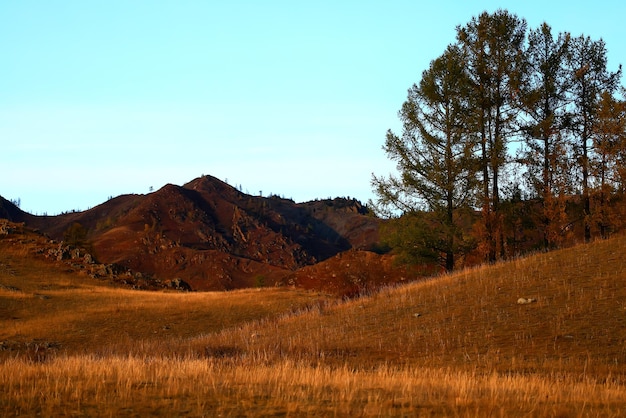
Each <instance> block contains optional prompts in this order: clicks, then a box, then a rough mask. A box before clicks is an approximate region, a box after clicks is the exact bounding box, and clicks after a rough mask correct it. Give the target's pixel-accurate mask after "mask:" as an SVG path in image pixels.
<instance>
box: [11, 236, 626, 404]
mask: <svg viewBox="0 0 626 418" xmlns="http://www.w3.org/2000/svg"><path fill="white" fill-rule="evenodd" d="M625 250H626V238H621V237H620V238H616V239H612V240H610V241H603V242H597V243H594V244H591V245H588V246H583V245H581V246H578V247H575V248H573V249H569V250H563V251H558V252H553V253H547V254H537V255H535V256H532V257H528V258H525V259H519V260H514V261H511V262H508V263H501V264H497V265H494V266H487V267H481V268H476V269H472V270H467V271H463V272H459V273H456V274H454V275H450V276H441V277H436V278H433V279H430V280H428V281H425V282H421V283H414V284H410V285H406V286H402V287H398V288H390V289H386V290H384V291H382V292H378V293H375V294H372V295H371V296H369V297H366V298H362V299H357V300H352V301H349V302H345V303H336V302H335V301H333V300H331V299H329V298H328V297H325V296H323V295H320V294H317V293H309V292H301V291H295V290H284V289H262V290H260V291H258V290H246V291H237V292H228V293H189V294H184V293H166V292H145V291H131V290H124V289H118V288H113V287H111V286H109V285H108V284H107V283H102V282H98V281H96V280H92V279H88V278H86V277H81V276H77V275H76V274H73V273H68V272H64V271H61V270H55V268H54V267H51V266H49V265H48V264H41V263H40V261H38V260H36V259H33V258H32V257H30V256H29V254H28V253H27V252H25V253H19V251H18V250H16V249H15V248H14V247H8V246H6V245H5V246H3V243H2V240H0V285H1V286H0V342H2V344H3V345H0V415H31V416H34V415H44V416H70V415H72V416H73V415H83V416H85V415H87V416H121V415H122V416H143V415H148V414H151V415H162V416H171V415H178V416H215V415H222V416H246V415H247V416H258V415H265V416H268V415H276V416H305V415H306V416H309V415H318V416H407V415H438V416H439V415H443V416H520V415H523V416H621V415H622V414H623V412H622V411H623V410H624V408H626V344H625V343H626V261H625V260H624V257H623V254H624V253H625V252H626V251H625ZM519 297H525V298H533V299H537V301H536V302H535V303H531V304H527V305H518V304H517V299H518V298H519ZM105 405H106V406H105Z"/></svg>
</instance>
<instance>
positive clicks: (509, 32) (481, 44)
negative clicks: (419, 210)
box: [457, 10, 526, 261]
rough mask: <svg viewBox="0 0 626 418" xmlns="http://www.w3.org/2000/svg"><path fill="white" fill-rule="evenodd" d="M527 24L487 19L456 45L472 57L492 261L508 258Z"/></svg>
mask: <svg viewBox="0 0 626 418" xmlns="http://www.w3.org/2000/svg"><path fill="white" fill-rule="evenodd" d="M525 36H526V21H525V20H523V19H519V18H518V17H517V16H515V15H512V14H510V13H509V12H507V11H505V10H498V11H497V12H495V13H493V14H489V13H487V12H484V13H482V14H481V15H480V16H479V17H477V18H476V17H475V18H472V20H471V21H470V22H469V23H468V24H467V25H465V26H463V27H460V26H459V27H457V39H458V43H459V45H460V47H461V48H462V50H463V52H464V54H465V55H466V56H467V71H468V74H469V77H470V80H471V83H472V86H473V88H472V91H471V92H470V101H471V102H472V105H471V107H470V108H471V109H473V115H472V116H473V125H472V129H473V134H476V135H477V137H478V146H479V148H480V150H479V155H480V167H481V177H482V178H481V179H480V180H481V183H482V185H481V193H480V198H481V201H482V204H481V206H482V215H483V223H484V237H483V240H482V241H483V243H484V246H485V247H486V248H485V252H486V254H487V258H488V260H489V261H495V260H496V259H497V258H498V257H502V256H504V254H505V248H504V233H503V229H502V224H501V217H500V215H501V214H500V187H501V180H502V179H501V178H500V176H501V173H502V170H503V167H504V165H505V163H506V161H507V145H508V142H509V140H510V139H511V137H512V135H513V134H514V132H515V126H516V118H517V108H518V106H517V103H516V100H515V95H516V92H517V91H518V90H519V84H520V79H521V74H522V73H521V71H522V68H523V65H522V64H523V60H522V58H523V57H522V48H523V45H524V39H525Z"/></svg>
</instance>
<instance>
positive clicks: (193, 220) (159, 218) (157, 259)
mask: <svg viewBox="0 0 626 418" xmlns="http://www.w3.org/2000/svg"><path fill="white" fill-rule="evenodd" d="M0 203H1V204H0V216H5V217H6V218H8V219H9V220H12V221H17V222H25V223H26V225H27V226H29V227H33V228H37V229H39V230H41V231H42V232H44V233H46V234H47V235H49V236H50V237H51V238H53V239H56V240H63V239H64V238H66V237H65V234H66V231H68V230H69V229H70V227H72V226H73V225H75V224H79V225H80V228H82V229H83V230H84V233H85V234H86V237H85V240H84V241H85V242H84V244H85V245H87V246H89V247H90V248H91V250H92V251H93V255H94V256H95V257H96V258H97V259H98V260H99V261H100V262H101V263H115V264H119V265H121V266H124V267H125V268H128V269H131V270H133V271H137V272H142V273H147V274H149V275H151V276H153V277H156V278H161V279H170V278H174V277H178V278H181V279H183V280H185V281H187V282H188V283H190V284H191V285H192V287H193V288H194V289H198V290H210V289H212V290H218V289H234V288H240V287H248V286H258V285H271V284H274V283H276V282H279V281H281V280H282V279H283V278H284V277H286V276H287V275H289V274H290V273H291V272H293V271H295V270H297V269H299V268H301V267H304V266H307V265H313V264H315V263H318V262H320V261H322V260H326V259H328V258H330V257H332V256H334V255H336V254H338V253H340V252H343V251H347V250H350V249H369V248H371V247H372V246H373V245H374V244H375V242H376V241H377V240H378V225H379V222H380V220H379V219H376V218H374V217H373V216H370V215H369V213H368V210H367V209H366V208H365V207H363V206H362V205H361V204H360V203H359V202H358V201H356V200H348V199H334V200H322V201H314V202H307V203H301V204H296V203H294V202H293V201H291V200H288V199H281V198H279V197H276V196H271V197H261V196H251V195H247V194H244V193H242V192H240V191H238V190H237V189H235V188H233V187H231V186H230V185H228V184H226V183H224V182H222V181H220V180H218V179H216V178H214V177H211V176H203V177H200V178H197V179H195V180H193V181H191V182H189V183H187V184H185V185H184V186H175V185H171V184H168V185H166V186H164V187H163V188H161V189H160V190H158V191H156V192H154V193H150V194H148V195H124V196H119V197H116V198H114V199H111V200H109V201H107V202H104V203H102V204H101V205H98V206H96V207H94V208H92V209H89V210H86V211H83V212H75V213H66V214H62V215H58V216H46V217H37V216H33V215H30V214H27V213H25V212H22V211H21V210H19V208H17V207H15V206H14V205H12V204H11V203H10V202H8V201H4V200H3V201H2V202H0Z"/></svg>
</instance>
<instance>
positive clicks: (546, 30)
mask: <svg viewBox="0 0 626 418" xmlns="http://www.w3.org/2000/svg"><path fill="white" fill-rule="evenodd" d="M569 40H570V36H569V34H559V36H558V37H557V38H556V39H554V37H553V36H552V30H551V28H550V26H549V25H548V24H546V23H544V24H542V25H541V26H540V27H539V28H538V29H536V30H531V31H530V32H529V35H528V46H527V48H526V50H525V54H524V56H525V62H524V63H525V68H524V72H523V79H522V83H521V86H520V94H519V103H520V106H521V110H522V115H521V119H520V124H521V129H522V132H523V133H524V139H525V144H526V146H527V148H525V149H524V151H523V152H522V155H521V160H522V161H523V162H524V164H525V167H526V177H527V182H528V185H529V187H530V190H531V192H532V193H533V195H534V196H536V197H537V198H538V199H539V201H540V202H541V214H540V218H541V219H540V222H539V224H540V225H541V228H542V234H543V246H544V248H548V247H553V246H558V244H559V243H560V241H561V238H562V233H561V232H562V230H563V228H564V227H565V225H566V223H567V216H566V213H565V203H566V196H567V193H568V187H567V186H568V184H569V170H568V159H567V147H566V144H565V123H566V108H567V104H568V96H567V92H568V88H569V79H568V77H567V67H566V58H567V53H568V47H569Z"/></svg>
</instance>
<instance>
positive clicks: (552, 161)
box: [370, 10, 626, 270]
mask: <svg viewBox="0 0 626 418" xmlns="http://www.w3.org/2000/svg"><path fill="white" fill-rule="evenodd" d="M456 33H457V36H456V41H455V42H454V43H451V44H450V45H449V46H448V47H447V48H446V50H445V51H443V53H442V55H441V56H439V57H438V58H436V59H434V60H433V61H432V62H431V63H430V66H429V68H428V69H426V70H425V71H424V72H423V74H422V77H421V80H420V81H419V82H418V83H417V84H414V85H413V86H412V87H411V88H410V89H409V91H408V97H407V100H406V102H404V104H403V105H402V108H401V109H400V111H399V117H400V119H401V121H402V123H403V127H402V132H401V133H394V132H392V131H388V132H387V137H386V141H385V144H384V147H383V148H384V151H385V152H386V154H387V156H388V157H389V158H390V159H391V160H393V161H395V162H396V163H397V169H398V174H397V175H390V176H388V177H385V176H377V175H374V176H373V177H372V186H373V188H374V190H375V193H376V196H377V198H376V201H373V202H370V204H371V205H372V207H373V208H374V210H375V211H376V212H377V213H378V214H380V215H383V216H388V217H391V218H392V221H391V222H390V225H389V227H388V228H387V231H386V233H385V234H384V236H385V237H386V241H387V244H388V245H389V246H390V247H392V248H395V249H396V250H397V251H398V252H399V253H400V254H401V255H402V256H403V258H404V259H406V260H408V261H423V260H431V261H436V262H438V263H440V264H441V266H442V267H444V268H445V269H447V270H452V269H454V268H455V267H459V266H461V265H467V264H472V263H478V262H484V261H489V262H493V261H496V260H498V259H503V258H508V257H512V256H515V255H517V254H519V253H522V252H527V251H532V250H540V249H553V248H559V247H562V246H564V245H571V244H572V243H575V242H582V241H590V240H592V239H596V238H606V237H608V236H610V235H611V234H613V233H615V232H617V231H620V230H622V229H623V228H624V226H625V224H626V204H625V203H626V202H625V188H626V141H625V138H626V102H625V100H624V96H625V94H624V93H625V90H624V88H623V87H622V86H621V75H622V70H621V65H620V66H619V68H618V69H617V70H616V71H610V70H609V69H608V67H607V49H606V45H605V43H604V42H603V41H602V40H601V39H597V40H594V39H591V38H590V37H588V36H584V35H580V36H573V35H571V34H570V33H559V34H554V33H553V32H552V29H551V27H550V26H549V25H548V24H547V23H544V24H542V25H541V26H540V27H538V28H536V29H528V28H527V23H526V21H525V20H524V19H522V18H519V17H517V16H515V15H514V14H511V13H509V12H508V11H505V10H499V11H497V12H495V13H493V14H489V13H487V12H485V13H483V14H481V15H480V16H478V17H474V18H473V19H472V20H471V21H470V22H469V23H467V24H466V25H464V26H458V27H457V31H456Z"/></svg>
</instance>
